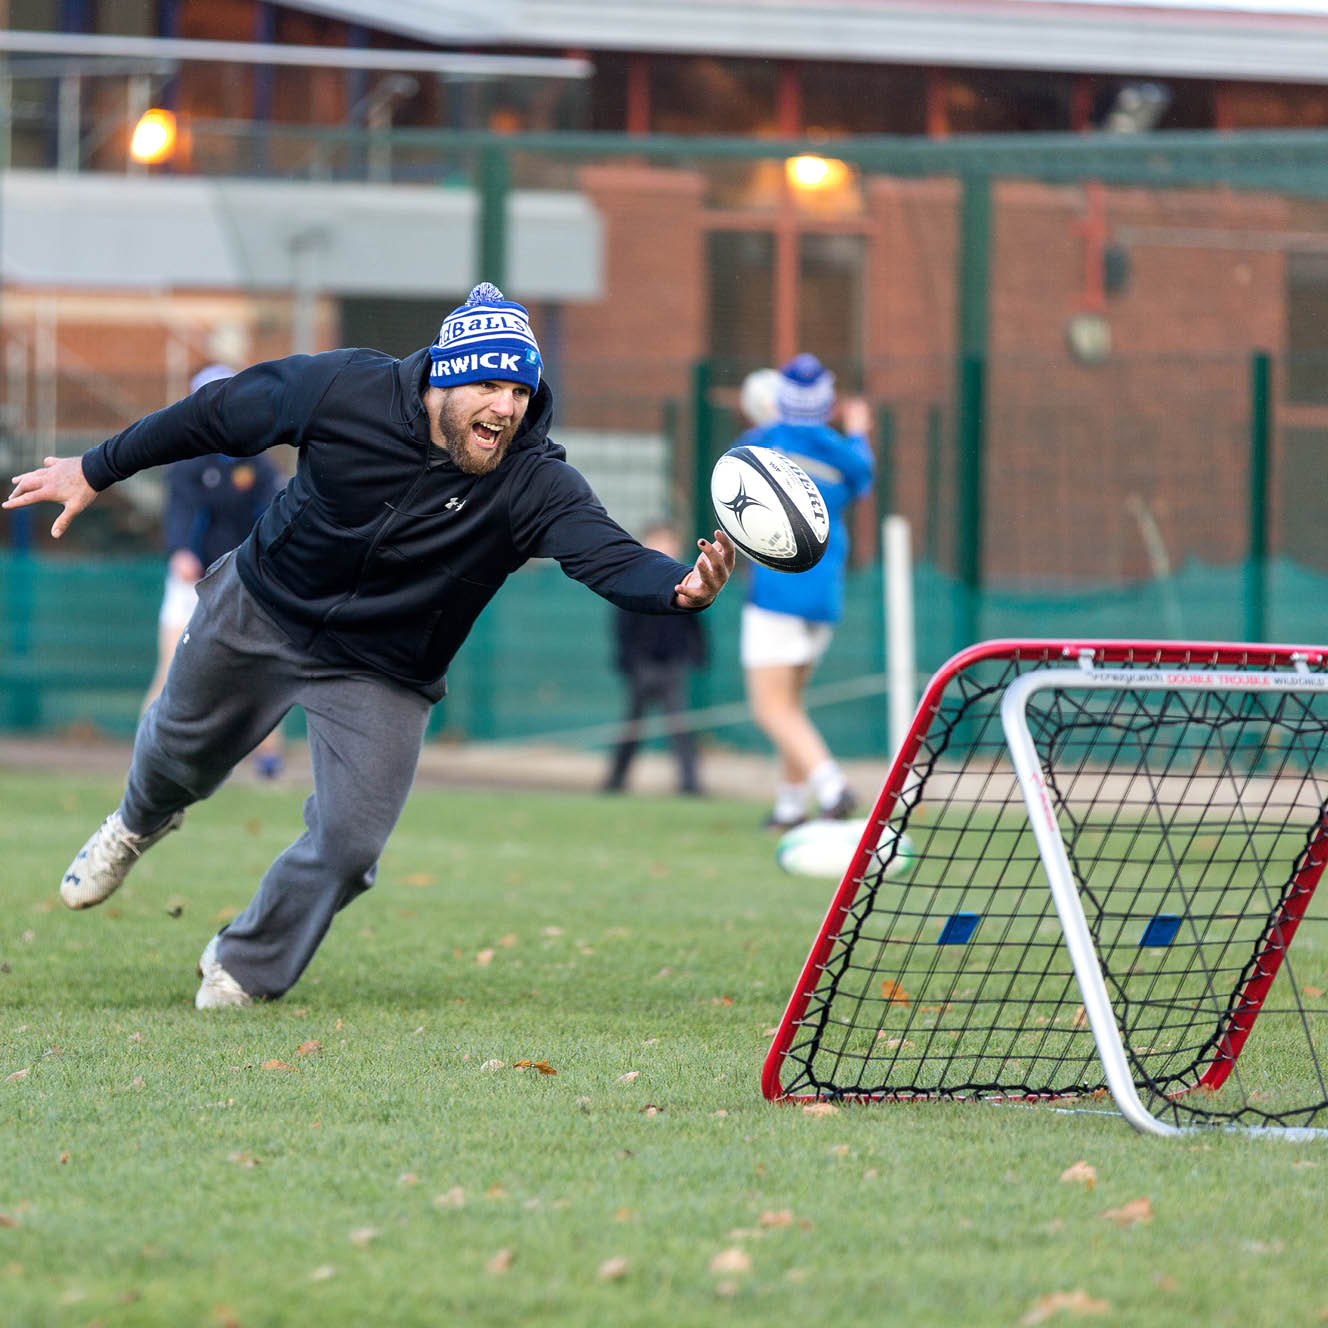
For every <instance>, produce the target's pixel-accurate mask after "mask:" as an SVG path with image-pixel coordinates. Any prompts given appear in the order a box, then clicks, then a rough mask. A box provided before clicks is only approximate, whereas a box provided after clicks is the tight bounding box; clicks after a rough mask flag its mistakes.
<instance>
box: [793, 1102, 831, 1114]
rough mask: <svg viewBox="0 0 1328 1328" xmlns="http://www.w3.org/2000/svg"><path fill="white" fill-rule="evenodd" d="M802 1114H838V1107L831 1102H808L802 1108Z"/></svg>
mask: <svg viewBox="0 0 1328 1328" xmlns="http://www.w3.org/2000/svg"><path fill="white" fill-rule="evenodd" d="M802 1114H803V1115H804V1116H838V1115H839V1108H838V1107H837V1106H835V1104H834V1103H833V1102H808V1103H807V1105H806V1106H804V1107H803V1109H802Z"/></svg>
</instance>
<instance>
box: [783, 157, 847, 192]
mask: <svg viewBox="0 0 1328 1328" xmlns="http://www.w3.org/2000/svg"><path fill="white" fill-rule="evenodd" d="M784 173H785V174H786V175H787V176H788V182H789V184H791V185H792V186H793V187H794V188H795V189H805V190H807V191H809V192H816V191H822V190H827V189H839V188H842V187H843V186H844V185H845V184H847V183H848V180H849V169H848V167H847V166H846V165H845V164H844V163H843V162H842V161H838V160H836V159H835V158H834V157H815V156H810V155H808V156H803V157H790V158H789V159H788V160H787V161H786V162H785V163H784Z"/></svg>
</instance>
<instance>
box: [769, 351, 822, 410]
mask: <svg viewBox="0 0 1328 1328" xmlns="http://www.w3.org/2000/svg"><path fill="white" fill-rule="evenodd" d="M775 404H776V406H777V407H778V408H779V418H780V419H781V420H783V421H784V422H785V423H787V424H824V423H825V422H826V420H828V419H829V418H830V411H831V410H832V409H833V407H834V404H835V376H834V374H832V373H831V372H830V370H829V369H827V368H826V367H825V366H824V365H823V364H822V363H821V361H820V360H818V359H817V358H816V356H815V355H805V354H804V355H795V356H794V357H793V358H792V359H791V360H790V361H789V362H788V363H787V364H786V365H784V366H783V368H781V369H780V371H779V383H778V385H777V386H776V388H775Z"/></svg>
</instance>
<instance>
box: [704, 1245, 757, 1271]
mask: <svg viewBox="0 0 1328 1328" xmlns="http://www.w3.org/2000/svg"><path fill="white" fill-rule="evenodd" d="M710 1271H711V1272H712V1273H750V1272H751V1271H752V1256H751V1255H750V1254H748V1253H747V1251H746V1250H739V1249H731V1250H721V1251H720V1252H719V1253H718V1254H717V1255H715V1257H714V1258H713V1259H711V1260H710Z"/></svg>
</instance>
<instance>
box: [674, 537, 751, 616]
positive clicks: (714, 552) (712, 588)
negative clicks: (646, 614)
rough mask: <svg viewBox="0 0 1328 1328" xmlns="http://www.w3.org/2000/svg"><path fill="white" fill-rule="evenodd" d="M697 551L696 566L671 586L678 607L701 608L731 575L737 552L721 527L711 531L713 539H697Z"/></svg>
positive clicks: (717, 592) (721, 588)
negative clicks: (699, 552) (699, 551)
mask: <svg viewBox="0 0 1328 1328" xmlns="http://www.w3.org/2000/svg"><path fill="white" fill-rule="evenodd" d="M696 545H697V548H699V549H700V550H701V555H700V557H698V558H697V560H696V566H695V567H693V568H692V570H691V571H690V572H688V573H687V575H686V576H685V577H683V579H682V580H681V581H679V582H678V584H677V585H676V586H674V587H673V600H674V603H675V604H676V605H677V606H678V607H679V608H680V609H704V608H705V607H706V605H707V604H709V603H710V602H711V601H712V600H713V599H714V598H715V596H716V595H718V594H719V592H720V591H721V590H723V589H724V583H725V582H726V581H727V580H728V579H729V577H730V576H732V575H733V562H734V559H735V558H737V556H738V551H737V549H736V548H734V546H733V541H732V540H731V539H729V537H728V536H727V535H726V534H724V532H723V531H722V530H717V531H715V542H714V543H713V544H712V543H711V542H710V541H709V540H703V539H702V540H697V541H696Z"/></svg>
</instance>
